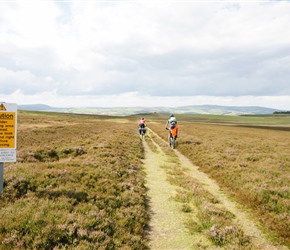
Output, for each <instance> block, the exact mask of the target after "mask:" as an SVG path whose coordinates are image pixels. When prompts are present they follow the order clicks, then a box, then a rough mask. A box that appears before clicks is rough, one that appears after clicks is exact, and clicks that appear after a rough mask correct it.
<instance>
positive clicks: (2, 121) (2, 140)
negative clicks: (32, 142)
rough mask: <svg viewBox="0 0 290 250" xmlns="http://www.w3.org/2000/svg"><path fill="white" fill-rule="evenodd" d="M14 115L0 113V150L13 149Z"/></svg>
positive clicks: (11, 113)
mask: <svg viewBox="0 0 290 250" xmlns="http://www.w3.org/2000/svg"><path fill="white" fill-rule="evenodd" d="M14 143H15V113H13V112H5V113H3V112H0V148H14V147H15V145H14Z"/></svg>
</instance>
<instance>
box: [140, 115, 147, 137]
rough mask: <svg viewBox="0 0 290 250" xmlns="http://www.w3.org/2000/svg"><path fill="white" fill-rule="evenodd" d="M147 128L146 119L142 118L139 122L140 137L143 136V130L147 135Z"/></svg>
mask: <svg viewBox="0 0 290 250" xmlns="http://www.w3.org/2000/svg"><path fill="white" fill-rule="evenodd" d="M145 127H146V121H145V119H144V117H142V118H141V119H140V121H139V124H138V132H139V134H140V135H141V130H143V131H144V134H145V133H146V129H145Z"/></svg>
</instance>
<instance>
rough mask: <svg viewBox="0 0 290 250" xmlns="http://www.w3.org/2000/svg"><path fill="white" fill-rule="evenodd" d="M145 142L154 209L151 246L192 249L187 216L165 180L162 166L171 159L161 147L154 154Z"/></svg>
mask: <svg viewBox="0 0 290 250" xmlns="http://www.w3.org/2000/svg"><path fill="white" fill-rule="evenodd" d="M147 138H148V137H147ZM143 145H144V147H145V154H146V159H145V162H144V163H145V166H146V173H147V188H148V189H149V190H148V195H149V197H150V210H151V211H150V212H151V219H150V230H149V237H150V240H151V241H150V243H149V246H150V248H151V249H192V248H191V247H192V237H191V236H190V235H189V233H187V230H186V228H185V225H184V223H183V220H184V215H182V214H181V213H180V206H178V204H176V202H174V201H173V200H172V199H171V197H172V196H173V195H174V193H175V187H174V186H172V185H170V184H169V182H168V181H167V180H166V173H165V170H164V169H162V166H164V165H165V164H168V162H167V161H168V159H167V157H166V155H165V154H164V153H163V152H162V150H161V149H160V148H157V152H156V153H155V152H153V151H152V150H151V149H150V148H149V146H148V145H147V143H146V142H144V143H143Z"/></svg>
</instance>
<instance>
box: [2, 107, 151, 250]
mask: <svg viewBox="0 0 290 250" xmlns="http://www.w3.org/2000/svg"><path fill="white" fill-rule="evenodd" d="M18 116H19V120H18V142H17V143H18V149H17V162H16V163H6V164H5V167H4V170H5V181H4V191H3V192H2V194H1V196H0V208H1V209H0V217H1V222H0V249H146V241H145V240H144V239H145V238H144V228H145V226H146V224H147V220H148V215H147V211H146V195H145V194H146V190H145V186H144V174H143V171H142V164H141V159H142V158H144V152H143V148H142V147H141V146H140V141H139V140H138V139H137V140H136V134H135V133H136V125H135V124H134V125H133V124H132V123H128V122H126V120H123V121H122V126H121V125H120V124H121V123H120V121H119V120H117V119H115V120H114V119H111V120H110V121H105V120H106V119H108V117H102V118H101V120H100V119H99V118H98V117H97V116H88V115H64V114H53V113H30V112H19V115H18ZM137 138H138V137H137Z"/></svg>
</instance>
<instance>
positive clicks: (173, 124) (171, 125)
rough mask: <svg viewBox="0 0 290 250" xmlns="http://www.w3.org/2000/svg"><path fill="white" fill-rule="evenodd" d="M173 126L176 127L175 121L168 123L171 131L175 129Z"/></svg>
mask: <svg viewBox="0 0 290 250" xmlns="http://www.w3.org/2000/svg"><path fill="white" fill-rule="evenodd" d="M175 126H176V121H172V122H171V123H170V128H171V129H173V128H175Z"/></svg>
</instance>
